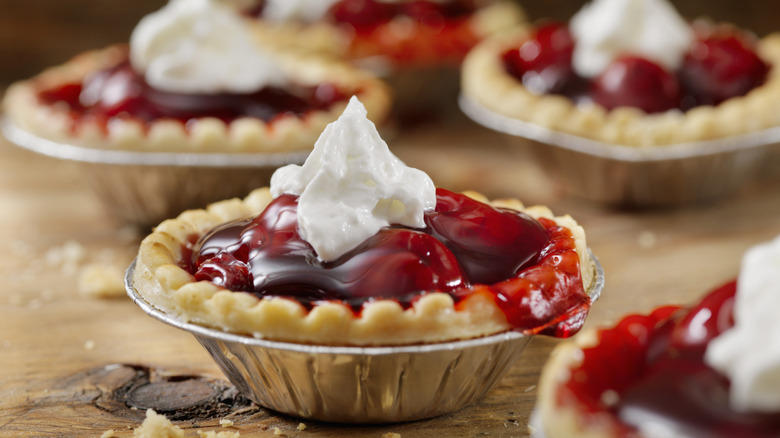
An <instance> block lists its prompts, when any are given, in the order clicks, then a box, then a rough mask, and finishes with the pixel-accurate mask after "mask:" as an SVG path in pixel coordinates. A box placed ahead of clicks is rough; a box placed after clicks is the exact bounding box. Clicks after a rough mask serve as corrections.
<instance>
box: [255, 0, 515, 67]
mask: <svg viewBox="0 0 780 438" xmlns="http://www.w3.org/2000/svg"><path fill="white" fill-rule="evenodd" d="M264 3H265V2H262V1H261V2H259V4H258V5H256V6H255V7H254V8H251V9H249V10H248V14H249V15H252V16H256V17H259V18H261V20H258V23H257V24H258V26H257V31H258V35H259V36H260V38H261V39H262V40H263V41H268V42H269V43H271V44H276V45H280V46H283V47H294V48H296V49H297V50H306V51H313V52H317V53H325V54H329V55H330V56H334V57H337V58H341V59H351V60H361V59H371V58H375V57H382V58H383V61H382V63H384V64H388V65H389V66H391V69H400V70H402V69H407V68H413V67H435V66H441V65H448V66H457V65H459V63H460V61H461V60H462V59H463V57H464V56H465V54H466V52H468V50H469V49H471V48H472V47H473V46H474V45H475V44H476V43H477V42H478V41H479V40H481V39H483V38H485V37H486V36H488V35H490V34H493V33H495V32H496V31H498V30H501V29H505V28H507V27H510V26H513V25H515V24H518V23H520V22H521V21H522V20H523V13H522V11H521V10H520V9H519V8H518V7H517V6H516V5H515V4H514V3H513V2H509V1H493V0H488V1H484V0H448V1H430V0H411V1H399V2H386V1H381V0H339V1H337V2H335V3H334V4H333V5H332V6H331V7H330V8H329V9H328V10H327V11H326V12H325V14H324V16H323V17H322V18H321V19H320V20H318V21H315V22H310V23H304V22H294V21H287V22H273V21H271V20H268V19H263V14H264V10H265V8H266V7H267V6H266V5H265V4H264Z"/></svg>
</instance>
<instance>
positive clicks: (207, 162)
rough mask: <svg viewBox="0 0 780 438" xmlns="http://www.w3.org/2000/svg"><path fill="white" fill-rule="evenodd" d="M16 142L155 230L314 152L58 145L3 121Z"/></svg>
mask: <svg viewBox="0 0 780 438" xmlns="http://www.w3.org/2000/svg"><path fill="white" fill-rule="evenodd" d="M0 128H2V132H3V135H4V136H5V138H6V139H7V140H8V141H10V142H11V143H13V144H15V145H17V146H19V147H21V148H24V149H27V150H30V151H32V152H36V153H38V154H41V155H45V156H48V157H51V158H54V159H59V160H64V161H67V162H70V163H71V164H72V165H74V166H75V167H76V171H77V172H78V174H79V175H81V176H82V177H83V178H84V180H85V181H86V183H87V184H88V185H89V186H91V188H92V189H93V190H94V192H95V193H96V195H97V197H98V199H99V200H100V201H101V203H102V204H103V205H104V206H105V207H106V209H107V210H108V211H109V212H110V213H112V214H113V215H114V216H116V217H117V218H118V219H119V220H121V221H122V222H125V223H128V224H133V225H138V226H143V227H151V226H154V225H157V224H159V223H160V222H162V221H163V220H165V219H168V218H171V217H176V216H177V215H178V214H179V213H181V212H182V211H185V210H188V209H192V208H201V207H203V206H205V205H208V204H210V203H212V202H216V201H219V200H222V199H230V198H234V197H244V196H246V195H247V193H249V192H250V191H252V190H253V189H256V188H258V187H263V186H267V185H268V184H269V183H270V181H271V175H272V174H273V172H274V171H275V170H276V169H277V168H278V167H281V166H283V165H286V164H302V163H303V162H304V161H305V160H306V157H307V156H308V155H309V151H300V152H294V153H268V154H262V153H193V152H189V153H184V152H182V153H173V152H144V151H129V150H119V149H96V148H88V147H82V146H76V145H72V144H65V143H59V142H55V141H52V140H49V139H46V138H43V137H39V136H37V135H35V134H33V133H31V132H29V131H26V130H24V129H22V128H19V127H18V126H16V125H15V124H14V123H13V122H11V121H10V120H9V119H8V118H3V119H1V120H0Z"/></svg>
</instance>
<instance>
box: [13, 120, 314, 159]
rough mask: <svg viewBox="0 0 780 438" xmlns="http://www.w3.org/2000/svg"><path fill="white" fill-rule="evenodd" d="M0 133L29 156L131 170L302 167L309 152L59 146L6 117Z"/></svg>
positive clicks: (65, 144) (64, 144) (57, 143)
mask: <svg viewBox="0 0 780 438" xmlns="http://www.w3.org/2000/svg"><path fill="white" fill-rule="evenodd" d="M0 131H2V133H3V135H4V136H5V138H6V139H7V140H8V141H10V142H11V143H13V144H15V145H17V146H19V147H21V148H23V149H27V150H29V151H32V152H36V153H38V154H41V155H46V156H49V157H53V158H59V159H63V160H71V161H79V162H86V163H102V164H114V165H135V166H181V167H279V166H283V165H285V164H289V163H293V162H295V163H299V162H300V163H302V162H303V161H304V160H305V159H306V157H307V156H309V151H308V150H307V151H299V152H268V153H265V152H256V153H241V152H237V153H216V152H202V153H201V152H145V151H130V150H118V149H97V148H88V147H83V146H77V145H74V144H69V143H60V142H56V141H53V140H49V139H47V138H43V137H40V136H38V135H35V134H33V133H32V132H30V131H27V130H25V129H23V128H20V127H19V126H18V125H16V124H15V123H14V122H13V121H11V119H9V118H8V117H5V116H3V117H0Z"/></svg>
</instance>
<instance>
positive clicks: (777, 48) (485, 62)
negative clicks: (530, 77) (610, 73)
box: [462, 25, 780, 147]
mask: <svg viewBox="0 0 780 438" xmlns="http://www.w3.org/2000/svg"><path fill="white" fill-rule="evenodd" d="M533 30H534V28H533V27H532V26H531V25H522V26H519V27H517V28H515V29H512V30H511V31H509V32H506V33H503V34H500V35H496V36H493V37H490V38H488V39H486V40H483V41H482V42H480V44H478V45H477V46H475V48H474V49H472V51H471V52H469V54H468V55H467V57H466V59H465V60H464V62H463V67H462V92H463V94H464V95H465V96H467V97H469V98H471V99H473V100H475V101H476V102H478V103H479V104H481V105H482V106H484V107H485V108H487V109H489V110H491V111H494V112H496V113H498V114H501V115H503V116H506V117H510V118H513V119H518V120H522V121H525V122H529V123H532V124H535V125H539V126H542V127H544V128H548V129H551V130H555V131H559V132H564V133H568V134H573V135H576V136H580V137H585V138H589V139H593V140H597V141H601V142H604V143H610V144H621V145H629V146H640V147H641V146H656V145H669V144H679V143H691V142H696V141H703V140H710V139H715V138H722V137H728V136H733V135H739V134H745V133H749V132H754V131H759V130H762V129H767V128H771V127H774V126H779V125H780V106H779V105H778V102H780V34H772V35H769V36H766V37H764V38H763V39H761V40H760V41H759V42H758V47H757V53H758V55H759V56H760V57H761V58H762V59H763V60H764V61H765V62H767V63H768V64H770V65H771V66H773V68H770V70H769V73H768V76H767V79H766V82H765V83H764V84H763V85H761V86H759V87H757V88H754V89H753V90H751V91H750V92H749V93H748V94H746V95H745V96H741V97H735V98H731V99H728V100H727V101H725V102H723V103H721V104H720V105H717V106H699V107H695V108H693V109H691V110H689V111H687V112H685V113H683V112H681V111H667V112H663V113H655V114H646V113H645V112H644V111H642V110H639V109H636V108H625V107H621V108H616V109H614V110H612V111H607V110H606V109H605V108H603V107H602V106H600V105H597V104H580V105H578V104H576V103H574V102H573V101H572V100H570V99H569V98H567V97H564V96H560V95H537V94H533V93H531V92H530V91H528V90H527V89H526V88H525V87H523V85H522V84H521V83H520V81H518V80H517V79H516V78H515V77H514V76H512V75H511V74H509V73H508V72H507V71H506V69H505V68H504V64H503V62H502V58H501V55H502V54H503V53H504V52H505V51H506V50H508V49H510V48H513V47H518V46H519V45H520V44H521V43H522V42H523V41H525V40H527V39H529V38H530V37H531V35H532V34H533Z"/></svg>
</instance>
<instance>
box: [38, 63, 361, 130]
mask: <svg viewBox="0 0 780 438" xmlns="http://www.w3.org/2000/svg"><path fill="white" fill-rule="evenodd" d="M39 98H40V99H41V100H42V101H43V102H45V103H48V104H54V103H56V102H64V103H66V104H67V105H68V106H69V108H70V110H71V112H72V114H73V115H74V117H79V118H95V119H98V120H103V121H104V122H107V121H108V120H109V119H111V118H113V117H132V118H135V119H139V120H141V121H143V122H147V123H148V122H151V121H153V120H158V119H174V120H178V121H180V122H182V123H186V122H187V121H188V120H190V119H195V118H200V117H216V118H219V119H221V120H223V121H225V122H230V121H232V120H235V119H238V118H241V117H256V118H259V119H262V120H265V121H267V122H270V121H272V120H274V119H275V118H277V117H282V116H285V115H295V116H301V115H304V114H306V113H307V112H309V111H316V110H320V109H327V108H328V107H330V106H331V105H333V104H334V103H336V102H339V101H344V100H346V99H347V98H348V96H346V95H345V94H343V93H341V92H340V91H339V90H338V89H336V87H335V86H333V85H332V84H324V85H320V86H318V87H303V86H298V87H291V88H290V89H281V88H276V87H266V88H263V89H261V90H259V91H257V92H254V93H251V94H232V93H219V94H185V93H171V92H167V91H161V90H157V89H154V88H152V87H151V86H150V85H149V84H147V83H146V81H145V80H144V78H143V76H142V75H139V74H138V73H137V72H136V71H135V70H134V69H133V68H132V66H131V65H130V63H129V62H123V63H120V64H119V65H117V66H115V67H112V68H109V69H106V70H103V71H99V72H97V73H95V74H93V75H91V76H88V77H87V78H86V79H85V80H84V82H83V83H81V84H66V85H63V86H60V87H58V88H55V89H49V90H43V91H41V92H40V93H39Z"/></svg>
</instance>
